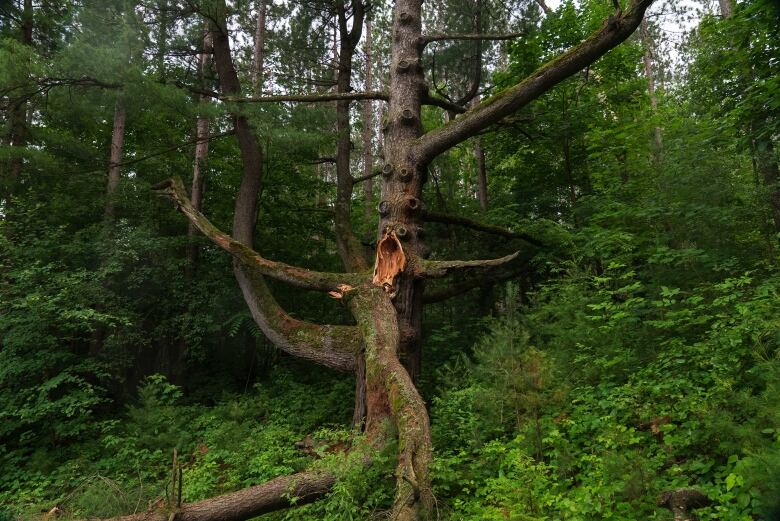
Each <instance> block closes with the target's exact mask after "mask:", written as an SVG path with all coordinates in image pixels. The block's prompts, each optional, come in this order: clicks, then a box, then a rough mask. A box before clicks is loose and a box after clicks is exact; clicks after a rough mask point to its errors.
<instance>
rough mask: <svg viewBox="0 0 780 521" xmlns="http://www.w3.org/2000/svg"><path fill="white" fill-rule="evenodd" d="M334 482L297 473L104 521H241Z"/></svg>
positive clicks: (301, 501)
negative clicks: (166, 508)
mask: <svg viewBox="0 0 780 521" xmlns="http://www.w3.org/2000/svg"><path fill="white" fill-rule="evenodd" d="M335 481H336V478H335V477H334V476H333V475H332V474H325V473H315V472H300V473H298V474H293V475H292V476H281V477H278V478H275V479H272V480H271V481H268V482H266V483H263V484H262V485H256V486H254V487H249V488H245V489H243V490H239V491H236V492H230V493H228V494H223V495H221V496H216V497H213V498H209V499H204V500H203V501H198V502H195V503H185V504H184V505H182V506H181V507H180V508H179V509H177V510H175V511H173V512H165V511H152V512H142V513H139V514H133V515H129V516H122V517H114V518H109V519H108V520H106V521H169V520H170V519H175V520H176V521H245V520H246V519H251V518H253V517H257V516H259V515H262V514H267V513H268V512H274V511H276V510H281V509H283V508H289V507H292V506H298V505H305V504H307V503H311V502H313V501H315V500H317V499H319V498H321V497H322V496H324V495H325V494H327V493H328V492H330V489H331V488H332V487H333V484H334V483H335Z"/></svg>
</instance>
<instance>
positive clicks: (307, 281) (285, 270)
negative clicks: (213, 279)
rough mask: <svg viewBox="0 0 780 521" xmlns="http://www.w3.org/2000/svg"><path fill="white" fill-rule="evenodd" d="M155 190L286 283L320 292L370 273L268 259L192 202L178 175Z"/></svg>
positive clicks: (238, 254)
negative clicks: (327, 269) (311, 267)
mask: <svg viewBox="0 0 780 521" xmlns="http://www.w3.org/2000/svg"><path fill="white" fill-rule="evenodd" d="M154 190H155V191H156V192H157V193H159V194H161V195H164V196H166V197H168V198H170V199H171V200H173V202H174V203H175V204H176V207H177V208H178V209H179V210H180V211H181V212H182V213H183V214H184V215H186V216H187V218H188V219H189V220H190V222H192V224H194V225H195V227H196V228H197V229H198V230H200V232H201V233H203V235H205V236H206V237H208V238H209V239H211V240H212V242H214V243H215V244H216V245H217V246H219V247H220V248H222V249H223V250H225V251H226V252H228V253H230V254H231V255H232V256H233V257H235V258H236V259H238V260H239V261H240V262H241V263H243V264H244V265H246V266H247V267H248V268H250V269H254V270H257V271H258V272H259V273H261V274H263V275H266V276H268V277H271V278H273V279H276V280H280V281H282V282H287V283H288V284H291V285H293V286H297V287H300V288H303V289H312V290H319V291H341V290H342V287H343V286H344V285H354V284H358V283H359V282H360V281H362V280H365V279H366V276H365V275H363V274H357V273H327V272H319V271H310V270H307V269H303V268H298V267H296V266H290V265H289V264H285V263H283V262H276V261H272V260H268V259H266V258H264V257H263V256H261V255H260V254H259V253H257V252H256V251H254V250H253V249H252V248H249V247H248V246H245V245H244V244H241V243H240V242H238V241H237V240H235V239H233V238H232V237H231V236H230V235H228V234H226V233H225V232H223V231H221V230H219V229H218V228H217V227H216V226H214V225H213V224H212V223H211V221H209V220H208V219H207V218H206V216H204V215H203V214H202V213H200V212H199V211H198V210H196V209H195V207H194V206H193V205H192V201H190V199H189V197H187V192H186V191H185V189H184V184H183V183H182V180H181V178H179V177H174V178H171V179H167V180H165V181H163V182H162V183H159V184H158V185H156V186H155V187H154Z"/></svg>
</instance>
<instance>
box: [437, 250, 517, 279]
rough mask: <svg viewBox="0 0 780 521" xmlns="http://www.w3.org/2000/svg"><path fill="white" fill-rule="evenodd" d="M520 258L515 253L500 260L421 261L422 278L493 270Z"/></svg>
mask: <svg viewBox="0 0 780 521" xmlns="http://www.w3.org/2000/svg"><path fill="white" fill-rule="evenodd" d="M519 256H520V252H519V251H516V252H515V253H512V254H511V255H507V256H505V257H501V258H500V259H488V260H471V261H429V260H424V261H422V276H423V277H425V278H429V279H434V278H441V277H446V276H447V275H451V274H453V273H462V272H466V271H472V270H485V269H493V268H498V267H501V266H504V265H506V264H508V263H510V262H512V261H513V260H515V259H516V258H518V257H519Z"/></svg>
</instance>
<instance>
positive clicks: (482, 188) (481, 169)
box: [474, 96, 488, 213]
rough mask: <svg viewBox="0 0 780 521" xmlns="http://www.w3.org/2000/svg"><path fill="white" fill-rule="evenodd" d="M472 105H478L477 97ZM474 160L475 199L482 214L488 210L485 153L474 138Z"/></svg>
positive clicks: (480, 144) (478, 141) (480, 143)
mask: <svg viewBox="0 0 780 521" xmlns="http://www.w3.org/2000/svg"><path fill="white" fill-rule="evenodd" d="M474 102H475V103H474V104H475V105H476V104H479V96H475V97H474ZM474 159H475V160H476V163H477V198H478V199H479V209H480V210H481V211H482V213H485V212H487V209H488V187H487V170H486V168H485V151H484V150H483V149H482V142H481V141H480V139H479V138H478V137H476V138H474Z"/></svg>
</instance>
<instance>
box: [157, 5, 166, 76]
mask: <svg viewBox="0 0 780 521" xmlns="http://www.w3.org/2000/svg"><path fill="white" fill-rule="evenodd" d="M157 8H158V9H159V10H160V26H159V28H158V31H159V32H158V33H157V47H158V49H157V53H158V54H157V75H158V76H159V78H160V81H162V82H164V81H165V55H166V54H167V52H168V23H169V22H168V9H169V5H168V0H160V1H159V2H158V3H157Z"/></svg>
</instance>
